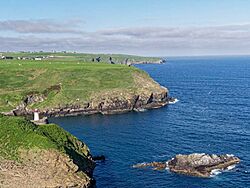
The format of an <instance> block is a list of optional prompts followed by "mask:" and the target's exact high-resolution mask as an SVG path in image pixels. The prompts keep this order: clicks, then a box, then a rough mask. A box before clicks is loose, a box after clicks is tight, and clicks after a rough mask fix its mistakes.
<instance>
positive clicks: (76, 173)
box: [0, 115, 95, 187]
mask: <svg viewBox="0 0 250 188" xmlns="http://www.w3.org/2000/svg"><path fill="white" fill-rule="evenodd" d="M0 139H1V143H5V144H0V177H1V181H0V187H18V186H20V185H22V187H90V186H92V185H93V184H94V180H93V179H92V174H93V170H94V167H95V163H94V161H93V160H92V156H91V154H90V151H89V149H88V147H87V146H86V145H85V144H84V143H83V142H81V141H80V140H78V139H77V138H75V137H74V136H73V135H71V134H69V133H68V132H66V131H64V130H63V129H62V128H60V127H59V126H57V125H54V124H48V125H40V126H36V125H34V124H32V123H31V122H29V121H27V120H25V119H24V118H20V117H6V116H2V115H0Z"/></svg>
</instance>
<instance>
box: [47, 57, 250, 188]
mask: <svg viewBox="0 0 250 188" xmlns="http://www.w3.org/2000/svg"><path fill="white" fill-rule="evenodd" d="M137 67H139V68H140V69H143V70H145V71H146V72H148V73H149V74H150V75H151V76H152V77H153V78H154V79H155V80H156V81H157V82H159V83H160V84H161V85H163V86H165V87H167V88H168V89H169V91H170V95H171V96H173V97H176V98H177V99H178V100H179V102H177V103H175V104H171V105H168V106H166V107H163V108H161V109H156V110H148V111H145V112H142V113H137V112H131V113H127V114H121V115H112V116H103V115H92V116H81V117H63V118H53V119H51V121H53V122H55V123H57V124H59V125H60V126H61V127H63V128H64V129H66V130H67V131H69V132H70V133H72V134H73V135H75V136H76V137H78V138H79V139H81V140H82V141H84V142H85V143H86V144H87V145H88V146H89V148H90V150H91V152H92V154H93V155H102V154H103V155H105V156H106V159H107V160H106V161H104V162H99V163H98V164H97V167H96V169H95V172H94V177H95V179H96V182H97V188H115V187H116V188H127V187H128V188H134V187H135V188H144V187H148V188H165V187H177V188H185V187H187V188H188V187H190V188H193V187H195V188H196V187H197V188H202V187H211V188H215V187H216V188H217V187H220V188H221V187H225V188H231V187H232V188H241V187H242V188H243V187H244V188H246V187H250V57H247V56H244V57H243V56H242V57H237V56H232V57H229V56H228V57H195V58H194V57H193V58H192V57H186V58H185V57H183V58H168V59H167V63H165V64H162V65H139V66H137ZM194 152H195V153H215V154H234V155H236V156H238V157H239V158H240V159H241V163H240V164H239V165H237V166H236V167H235V168H234V169H232V170H230V171H226V172H224V173H221V174H218V175H217V176H215V177H212V178H208V179H202V178H195V177H187V176H184V175H178V174H173V173H170V172H169V171H168V170H165V171H154V170H151V169H135V168H132V165H134V164H137V163H142V162H152V161H164V160H168V159H171V158H172V157H173V156H175V155H176V154H189V153H194Z"/></svg>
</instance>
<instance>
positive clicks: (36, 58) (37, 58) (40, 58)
mask: <svg viewBox="0 0 250 188" xmlns="http://www.w3.org/2000/svg"><path fill="white" fill-rule="evenodd" d="M42 59H43V57H35V58H34V60H36V61H41V60H42Z"/></svg>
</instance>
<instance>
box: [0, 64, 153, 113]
mask: <svg viewBox="0 0 250 188" xmlns="http://www.w3.org/2000/svg"><path fill="white" fill-rule="evenodd" d="M135 75H139V76H140V77H145V78H146V79H148V80H149V81H150V77H149V76H148V75H147V74H146V73H145V72H143V71H141V70H139V69H137V68H135V67H128V66H125V65H111V64H106V63H79V62H71V61H64V62H60V61H59V62H56V61H55V62H48V61H25V60H1V61H0V83H1V85H0V111H1V112H3V111H9V110H11V109H14V108H15V107H16V106H18V105H19V104H20V102H21V101H22V100H24V98H25V97H26V96H27V95H28V94H34V93H35V94H36V93H37V94H42V93H46V95H47V100H46V101H44V102H42V103H39V104H36V105H37V106H34V108H35V107H38V108H43V107H55V106H59V105H67V104H74V103H76V102H77V103H84V102H87V101H88V100H89V99H90V97H91V96H93V95H94V94H96V93H102V92H105V91H112V90H119V91H123V90H129V91H135V90H136V89H138V88H137V87H138V86H136V85H135V80H134V76H135ZM53 86H60V92H55V91H53V90H52V91H49V89H50V88H51V87H53Z"/></svg>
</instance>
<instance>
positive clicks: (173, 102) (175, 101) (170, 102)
mask: <svg viewBox="0 0 250 188" xmlns="http://www.w3.org/2000/svg"><path fill="white" fill-rule="evenodd" d="M177 102H179V100H178V99H174V101H169V104H175V103H177Z"/></svg>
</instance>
